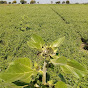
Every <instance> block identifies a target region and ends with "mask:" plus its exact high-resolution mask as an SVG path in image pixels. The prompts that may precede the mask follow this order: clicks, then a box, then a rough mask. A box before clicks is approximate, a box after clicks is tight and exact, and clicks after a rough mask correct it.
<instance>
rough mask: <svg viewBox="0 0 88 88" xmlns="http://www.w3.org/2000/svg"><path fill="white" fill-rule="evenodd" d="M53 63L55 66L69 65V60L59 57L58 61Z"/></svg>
mask: <svg viewBox="0 0 88 88" xmlns="http://www.w3.org/2000/svg"><path fill="white" fill-rule="evenodd" d="M56 58H57V57H56ZM51 62H52V63H53V64H54V65H66V64H67V58H66V57H64V56H62V57H58V58H57V59H51Z"/></svg>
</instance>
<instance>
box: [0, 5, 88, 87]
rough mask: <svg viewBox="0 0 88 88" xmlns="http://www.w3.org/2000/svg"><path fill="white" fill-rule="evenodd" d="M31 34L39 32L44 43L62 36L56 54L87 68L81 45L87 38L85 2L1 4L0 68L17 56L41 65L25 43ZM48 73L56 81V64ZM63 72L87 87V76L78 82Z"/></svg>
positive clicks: (70, 80)
mask: <svg viewBox="0 0 88 88" xmlns="http://www.w3.org/2000/svg"><path fill="white" fill-rule="evenodd" d="M32 34H38V35H40V36H41V37H42V38H43V39H44V40H45V42H46V43H51V42H52V41H54V40H55V39H57V38H60V37H63V36H65V38H66V39H65V41H64V43H63V45H62V46H61V47H59V49H58V53H59V54H60V55H63V56H65V57H67V58H70V59H75V60H77V61H78V62H80V63H82V64H84V65H85V66H86V67H87V68H88V50H85V49H83V47H82V44H83V40H82V39H84V40H87V39H88V5H82V4H80V5H0V71H4V70H5V69H6V68H7V66H8V64H9V63H10V62H12V61H13V60H14V59H16V58H18V57H28V58H30V59H31V60H32V61H34V60H35V61H36V62H37V63H39V64H42V63H40V61H42V60H40V59H39V58H37V56H36V54H37V51H36V50H34V49H31V48H29V47H28V46H27V44H26V42H27V41H28V40H30V37H31V35H32ZM48 73H49V74H50V77H51V78H50V79H54V80H59V77H58V73H59V70H58V67H55V68H54V69H53V71H52V70H51V69H48ZM64 75H65V79H66V83H68V84H70V85H72V86H73V85H74V86H75V85H79V86H80V88H88V75H87V76H86V77H84V78H82V79H80V80H78V82H77V84H76V81H75V80H76V78H74V77H73V76H72V75H69V76H68V75H66V74H64ZM74 88H76V87H74Z"/></svg>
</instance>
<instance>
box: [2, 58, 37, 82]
mask: <svg viewBox="0 0 88 88" xmlns="http://www.w3.org/2000/svg"><path fill="white" fill-rule="evenodd" d="M35 73H36V71H35V70H33V69H32V64H31V61H30V59H29V58H20V59H17V60H15V61H14V62H13V63H11V64H10V65H9V67H8V69H7V70H6V71H5V72H2V73H0V78H1V79H3V80H4V81H7V82H14V81H17V80H20V81H23V82H25V83H29V82H30V81H31V76H32V75H33V74H35Z"/></svg>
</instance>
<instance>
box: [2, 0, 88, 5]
mask: <svg viewBox="0 0 88 88" xmlns="http://www.w3.org/2000/svg"><path fill="white" fill-rule="evenodd" d="M16 3H17V1H16V0H14V1H12V2H8V4H16ZM36 3H37V4H39V1H38V2H36V1H35V0H31V1H30V3H28V4H36ZM55 3H56V4H70V1H69V0H67V1H62V2H61V1H56V2H55ZM0 4H7V1H3V0H1V1H0ZM19 4H27V1H26V0H20V3H19ZM51 4H53V1H51ZM75 4H79V3H75ZM82 4H88V3H82Z"/></svg>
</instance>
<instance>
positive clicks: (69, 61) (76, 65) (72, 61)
mask: <svg viewBox="0 0 88 88" xmlns="http://www.w3.org/2000/svg"><path fill="white" fill-rule="evenodd" d="M67 65H69V66H71V67H73V68H76V69H78V70H81V71H86V69H85V68H84V67H83V66H82V65H81V64H80V63H78V62H77V61H75V60H73V59H72V60H68V62H67Z"/></svg>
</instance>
